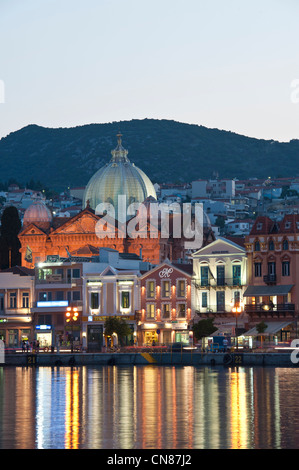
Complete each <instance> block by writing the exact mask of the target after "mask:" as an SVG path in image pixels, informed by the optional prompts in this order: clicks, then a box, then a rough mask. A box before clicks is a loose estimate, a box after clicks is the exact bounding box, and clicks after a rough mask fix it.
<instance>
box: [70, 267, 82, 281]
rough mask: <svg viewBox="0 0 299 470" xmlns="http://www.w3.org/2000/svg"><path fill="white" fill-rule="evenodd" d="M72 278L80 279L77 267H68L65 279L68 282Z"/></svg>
mask: <svg viewBox="0 0 299 470" xmlns="http://www.w3.org/2000/svg"><path fill="white" fill-rule="evenodd" d="M72 279H80V269H79V268H74V269H68V270H67V280H68V282H71V281H72Z"/></svg>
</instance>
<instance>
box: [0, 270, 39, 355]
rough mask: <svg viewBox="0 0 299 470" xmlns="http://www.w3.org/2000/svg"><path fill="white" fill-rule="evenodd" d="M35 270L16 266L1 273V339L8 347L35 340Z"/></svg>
mask: <svg viewBox="0 0 299 470" xmlns="http://www.w3.org/2000/svg"><path fill="white" fill-rule="evenodd" d="M33 301H34V270H30V269H27V268H25V267H20V266H14V267H13V268H9V269H5V270H3V271H1V272H0V339H1V340H4V341H5V344H6V346H7V347H16V346H20V344H21V342H22V340H28V341H31V340H32V339H33V322H32V313H31V306H32V302H33Z"/></svg>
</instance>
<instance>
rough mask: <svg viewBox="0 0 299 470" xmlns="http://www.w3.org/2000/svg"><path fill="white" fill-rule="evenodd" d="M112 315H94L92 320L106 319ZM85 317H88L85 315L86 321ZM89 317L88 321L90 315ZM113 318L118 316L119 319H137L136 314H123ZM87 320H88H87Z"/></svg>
mask: <svg viewBox="0 0 299 470" xmlns="http://www.w3.org/2000/svg"><path fill="white" fill-rule="evenodd" d="M111 317H112V315H105V316H101V317H99V316H96V315H94V316H93V317H91V318H92V321H106V320H107V318H111ZM84 318H86V317H83V321H84ZM87 318H88V321H89V318H90V317H87ZM113 318H117V319H118V320H121V319H124V320H135V316H134V315H130V316H126V315H121V316H113ZM85 321H86V320H85Z"/></svg>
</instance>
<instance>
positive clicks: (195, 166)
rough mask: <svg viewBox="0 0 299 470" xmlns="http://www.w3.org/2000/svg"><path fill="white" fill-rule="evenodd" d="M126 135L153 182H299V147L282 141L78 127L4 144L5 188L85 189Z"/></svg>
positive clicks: (148, 124)
mask: <svg viewBox="0 0 299 470" xmlns="http://www.w3.org/2000/svg"><path fill="white" fill-rule="evenodd" d="M119 132H121V133H122V135H123V146H124V147H125V148H126V149H128V151H129V154H128V157H129V159H130V160H131V162H134V163H135V164H136V166H138V167H140V168H141V169H142V170H143V171H144V172H145V173H146V174H147V175H148V176H149V178H150V179H151V180H152V182H153V183H155V182H159V183H162V182H165V183H168V182H172V183H175V182H191V181H192V180H195V179H199V178H210V177H212V175H213V172H215V171H217V173H218V174H219V177H220V178H234V177H236V178H239V179H245V178H250V177H257V178H267V177H268V176H272V177H275V176H280V177H283V176H284V177H287V176H295V175H299V140H291V141H290V142H286V143H285V142H278V141H274V140H262V139H256V138H252V137H246V136H242V135H239V134H236V133H233V132H230V131H224V130H219V129H208V128H206V127H204V126H198V125H195V124H184V123H180V122H176V121H171V120H157V119H143V120H131V121H121V122H112V123H107V124H88V125H84V126H78V127H73V128H56V129H52V128H45V127H41V126H37V125H28V126H26V127H24V128H22V129H20V130H18V131H16V132H12V133H11V134H9V135H8V136H6V137H4V138H2V139H1V140H0V175H1V176H0V181H2V182H4V181H8V180H9V179H10V178H15V179H16V180H18V181H20V182H21V183H23V184H25V183H26V182H28V181H29V180H30V179H32V178H33V179H34V180H40V181H42V182H43V183H44V184H45V185H47V186H48V187H50V188H53V189H56V190H62V189H64V188H66V187H67V186H73V187H74V186H85V185H86V184H87V182H88V180H89V178H90V177H91V176H92V175H93V174H94V173H95V172H96V171H97V170H98V169H99V168H101V167H102V166H103V165H105V164H106V163H107V162H109V160H110V158H111V150H113V149H114V148H115V147H116V145H117V138H116V135H117V134H118V133H119Z"/></svg>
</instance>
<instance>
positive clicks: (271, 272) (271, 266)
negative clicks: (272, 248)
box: [268, 261, 276, 276]
mask: <svg viewBox="0 0 299 470" xmlns="http://www.w3.org/2000/svg"><path fill="white" fill-rule="evenodd" d="M268 274H269V276H274V275H275V274H276V263H275V262H274V261H270V262H269V263H268Z"/></svg>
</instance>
